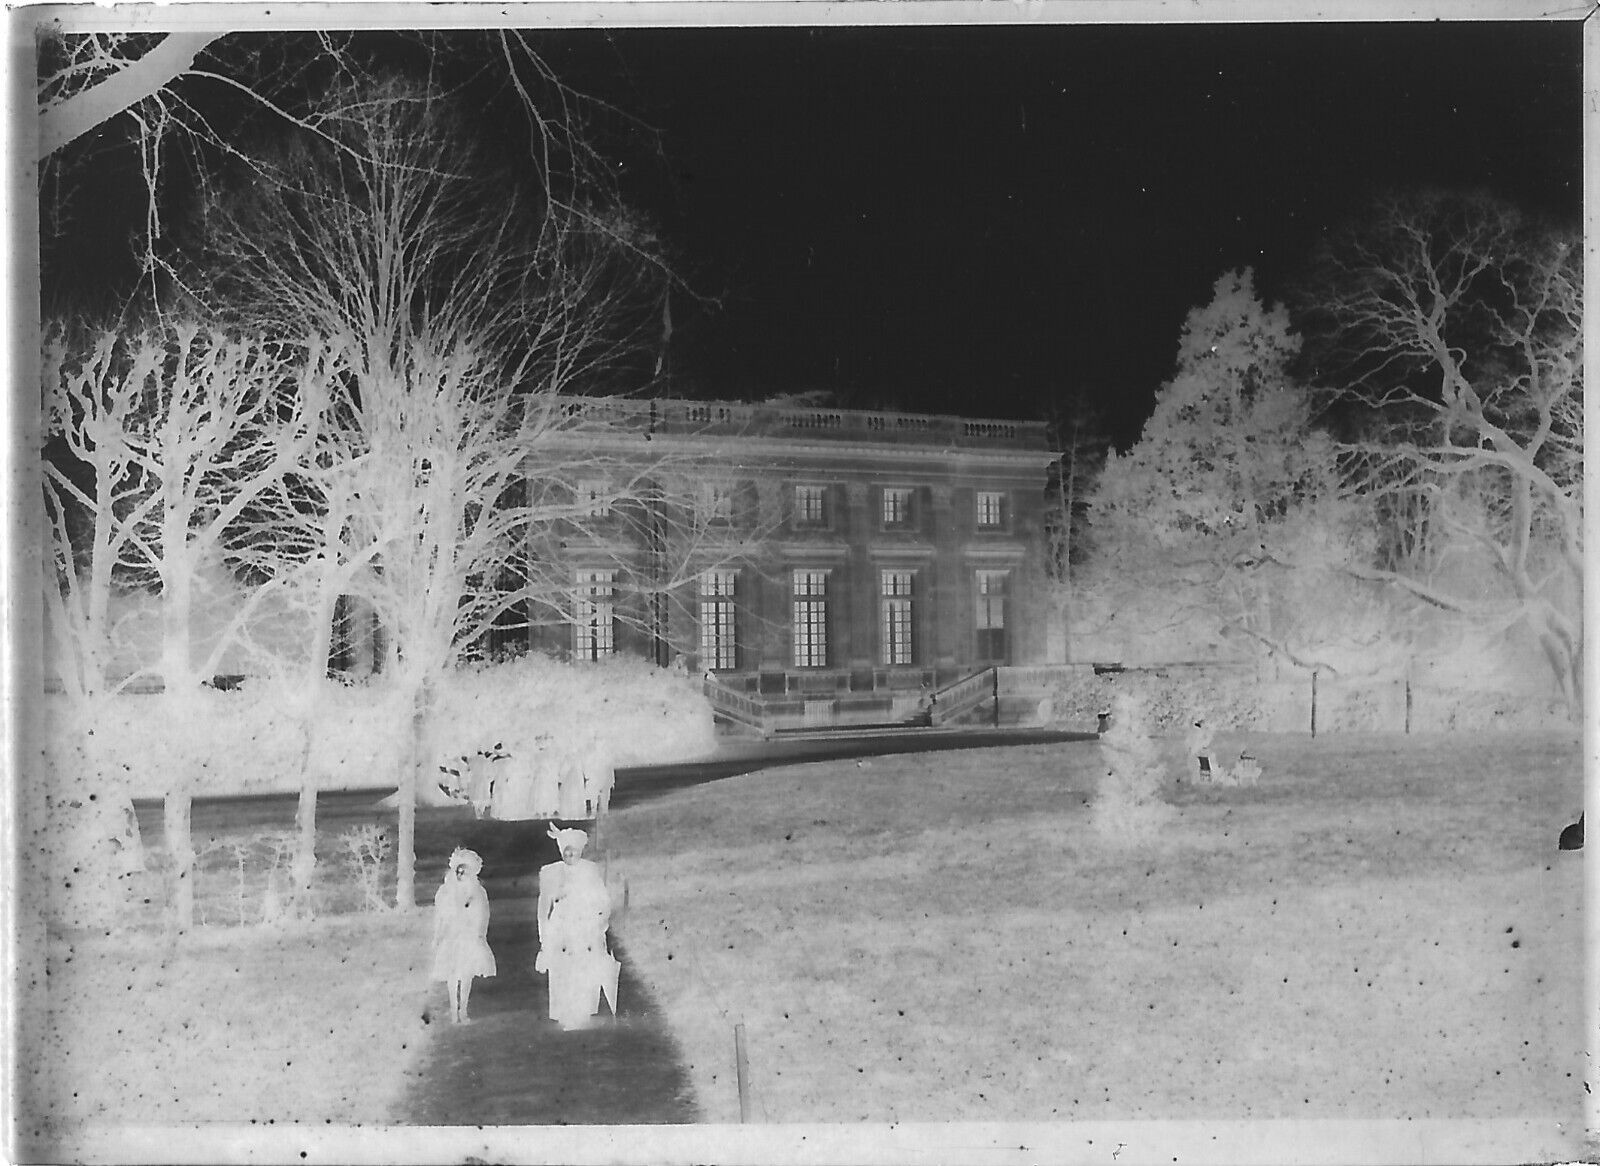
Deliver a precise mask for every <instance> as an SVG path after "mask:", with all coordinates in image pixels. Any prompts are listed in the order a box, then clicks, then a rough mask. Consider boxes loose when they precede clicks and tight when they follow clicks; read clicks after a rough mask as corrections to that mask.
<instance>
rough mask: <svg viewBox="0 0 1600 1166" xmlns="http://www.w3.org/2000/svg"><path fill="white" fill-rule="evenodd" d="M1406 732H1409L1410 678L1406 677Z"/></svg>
mask: <svg viewBox="0 0 1600 1166" xmlns="http://www.w3.org/2000/svg"><path fill="white" fill-rule="evenodd" d="M1406 732H1407V733H1410V732H1411V677H1409V676H1407V677H1406Z"/></svg>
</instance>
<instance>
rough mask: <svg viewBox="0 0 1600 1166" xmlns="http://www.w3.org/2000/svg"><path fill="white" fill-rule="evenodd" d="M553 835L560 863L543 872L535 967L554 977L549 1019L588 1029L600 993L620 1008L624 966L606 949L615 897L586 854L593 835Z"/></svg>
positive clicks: (553, 829)
mask: <svg viewBox="0 0 1600 1166" xmlns="http://www.w3.org/2000/svg"><path fill="white" fill-rule="evenodd" d="M550 837H552V838H554V839H555V840H556V845H557V846H558V847H559V848H560V850H561V861H560V862H552V863H550V864H549V865H548V866H546V867H544V868H543V869H541V870H540V871H539V955H538V957H537V959H535V961H534V965H533V967H534V970H535V971H537V972H543V973H545V974H546V975H548V976H549V977H550V1019H551V1020H554V1021H555V1022H556V1023H558V1024H560V1025H561V1027H562V1028H563V1029H573V1028H583V1027H584V1026H586V1025H587V1024H588V1023H589V1018H590V1017H591V1016H593V1015H594V1014H595V1013H597V1012H599V1011H600V997H601V995H604V996H605V997H606V999H607V1001H609V1003H610V1004H611V1012H612V1015H616V1011H617V973H618V972H619V970H620V969H621V966H622V965H620V964H619V963H617V961H616V960H615V959H613V958H612V956H611V953H610V952H609V951H608V950H607V949H606V928H607V926H609V925H610V922H611V895H610V893H609V892H607V890H606V881H605V876H604V875H603V874H602V873H601V871H600V868H599V866H597V865H596V864H595V863H592V862H590V861H589V860H588V859H586V858H584V857H583V848H584V847H585V846H587V845H588V843H589V836H588V835H587V834H585V833H584V832H583V831H582V830H558V829H556V827H555V823H553V822H552V823H551V825H550Z"/></svg>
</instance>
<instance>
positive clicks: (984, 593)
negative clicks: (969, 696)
mask: <svg viewBox="0 0 1600 1166" xmlns="http://www.w3.org/2000/svg"><path fill="white" fill-rule="evenodd" d="M1006 576H1007V572H1005V571H979V572H978V581H977V598H978V612H977V616H978V618H977V628H978V642H977V645H976V646H977V652H978V659H980V660H1004V659H1005V658H1006Z"/></svg>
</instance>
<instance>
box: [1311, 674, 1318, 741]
mask: <svg viewBox="0 0 1600 1166" xmlns="http://www.w3.org/2000/svg"><path fill="white" fill-rule="evenodd" d="M1316 737H1317V670H1316V669H1315V668H1313V669H1312V670H1311V739H1312V740H1316Z"/></svg>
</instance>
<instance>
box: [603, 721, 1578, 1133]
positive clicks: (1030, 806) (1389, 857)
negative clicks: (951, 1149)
mask: <svg viewBox="0 0 1600 1166" xmlns="http://www.w3.org/2000/svg"><path fill="white" fill-rule="evenodd" d="M1218 745H1219V750H1218V752H1219V753H1220V754H1221V755H1222V756H1224V757H1226V756H1229V755H1230V753H1229V750H1237V749H1239V748H1243V747H1246V746H1248V747H1249V748H1250V749H1251V751H1252V752H1253V753H1255V754H1256V756H1257V757H1258V758H1259V759H1260V761H1261V763H1262V765H1263V767H1264V770H1265V772H1264V775H1263V777H1262V779H1261V781H1260V783H1259V784H1258V785H1256V786H1254V787H1248V788H1234V789H1218V788H1203V787H1197V786H1196V785H1194V784H1191V783H1186V782H1174V783H1172V784H1170V785H1169V787H1168V789H1167V791H1166V796H1167V797H1168V798H1169V800H1170V801H1171V802H1173V803H1174V804H1175V805H1176V807H1177V808H1178V813H1177V816H1176V818H1175V819H1174V820H1173V822H1172V823H1171V824H1170V825H1169V826H1168V827H1166V828H1165V829H1164V830H1163V832H1162V833H1161V834H1160V835H1158V836H1157V837H1156V838H1155V839H1154V840H1153V841H1152V842H1149V843H1148V844H1143V845H1119V844H1113V843H1111V842H1108V841H1106V840H1105V839H1104V838H1102V837H1101V836H1100V835H1098V834H1096V833H1095V832H1094V830H1093V829H1092V828H1091V826H1090V824H1089V820H1088V815H1087V806H1088V803H1089V801H1090V799H1092V798H1093V796H1094V793H1095V789H1096V784H1097V781H1098V777H1099V774H1100V772H1101V771H1102V770H1103V768H1104V767H1103V765H1102V764H1101V760H1100V750H1099V747H1098V746H1097V745H1094V744H1084V743H1078V744H1065V745H1051V746H1034V747H1025V748H1008V749H993V750H978V751H959V752H950V753H941V754H924V755H902V756H895V757H880V758H875V759H872V760H870V761H861V762H853V761H844V762H829V763H820V764H807V765H799V766H793V767H788V768H783V769H776V770H769V771H766V772H761V773H755V774H750V775H746V776H743V777H737V778H732V779H728V780H725V781H721V782H716V783H713V784H710V785H706V786H701V787H697V788H694V789H690V790H685V791H682V792H680V793H677V794H674V795H672V796H670V797H668V798H666V799H663V800H660V801H656V802H652V803H649V804H644V805H639V806H636V807H631V808H629V809H627V810H624V811H619V812H617V813H615V814H613V815H612V816H611V817H610V818H609V819H608V822H607V825H606V834H605V841H606V848H607V850H608V852H609V853H610V855H611V857H612V861H613V862H614V863H615V864H617V866H618V867H619V868H620V869H622V870H623V871H624V872H625V873H626V875H627V877H628V880H629V886H630V902H629V906H628V909H627V911H626V912H625V913H624V914H623V916H622V917H621V920H620V921H619V923H618V930H619V932H620V934H621V935H622V936H623V938H624V940H625V942H626V944H627V949H628V952H629V953H630V955H631V957H632V958H633V959H634V960H635V962H636V963H637V964H638V965H639V967H640V970H641V972H642V973H643V974H644V975H645V977H646V979H647V980H648V981H649V982H650V984H651V986H652V988H653V989H654V991H655V993H656V995H657V998H658V999H660V1000H661V1001H662V1002H663V1004H664V1007H665V1009H666V1012H667V1015H668V1018H669V1021H670V1022H671V1024H672V1026H673V1029H674V1031H675V1033H676V1034H677V1035H678V1037H679V1040H680V1041H681V1043H682V1045H683V1048H684V1051H685V1054H686V1057H687V1059H688V1060H689V1062H690V1063H691V1066H692V1073H693V1077H694V1081H695V1084H696V1088H697V1090H698V1093H699V1100H700V1104H701V1108H702V1112H703V1113H705V1115H706V1116H707V1118H708V1119H709V1120H712V1121H729V1122H731V1121H737V1120H738V1118H739V1102H738V1090H737V1087H736V1081H735V1041H734V1027H735V1025H741V1024H742V1025H743V1027H744V1034H745V1038H746V1047H747V1050H748V1082H749V1089H748V1098H749V1105H750V1111H751V1114H750V1116H751V1118H752V1120H756V1121H767V1122H895V1123H900V1122H930V1121H931V1122H944V1121H1002V1122H1021V1121H1039V1120H1043V1121H1053V1120H1058V1119H1078V1120H1088V1121H1104V1120H1120V1119H1127V1118H1141V1119H1142V1118H1157V1119H1207V1120H1232V1119H1248V1120H1260V1119H1281V1118H1288V1119H1330V1118H1331V1119H1348V1118H1359V1119H1385V1118H1410V1119H1428V1118H1431V1119H1449V1120H1454V1119H1467V1118H1488V1119H1494V1118H1519V1119H1532V1120H1533V1121H1534V1122H1535V1123H1536V1125H1537V1128H1539V1129H1541V1130H1543V1129H1548V1130H1550V1131H1552V1132H1553V1131H1554V1130H1555V1127H1556V1123H1557V1122H1562V1123H1570V1122H1574V1121H1576V1122H1578V1123H1579V1128H1581V1116H1582V1098H1583V1086H1582V1079H1583V1068H1584V1065H1583V1061H1582V1057H1581V1053H1580V1046H1581V1035H1580V1025H1579V1012H1578V1005H1579V1002H1580V1001H1581V999H1582V992H1581V972H1582V968H1583V952H1582V935H1581V927H1580V907H1581V895H1582V888H1581V881H1582V878H1581V875H1582V872H1581V864H1582V862H1583V858H1582V854H1581V852H1578V853H1572V852H1565V853H1564V852H1558V850H1557V849H1556V836H1557V833H1558V832H1559V830H1560V827H1561V826H1562V825H1564V824H1565V823H1566V822H1567V821H1569V820H1570V818H1571V816H1572V815H1573V814H1574V813H1575V811H1576V809H1577V807H1578V806H1579V805H1580V803H1581V800H1582V794H1581V790H1582V776H1581V762H1580V755H1579V747H1578V741H1577V737H1576V734H1571V735H1565V734H1551V733H1544V734H1512V733H1503V734H1482V735H1462V734H1455V735H1448V736H1404V735H1398V734H1397V735H1392V736H1389V735H1348V736H1333V737H1329V736H1323V737H1321V738H1318V739H1315V740H1313V739H1311V738H1309V737H1307V736H1305V735H1264V734H1256V735H1249V734H1236V735H1232V736H1228V737H1225V738H1224V739H1221V740H1219V742H1218ZM1168 747H1169V750H1170V751H1171V753H1172V755H1173V763H1174V769H1175V770H1176V769H1177V768H1178V765H1179V758H1178V756H1177V750H1178V745H1177V743H1176V741H1173V742H1169V743H1168Z"/></svg>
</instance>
